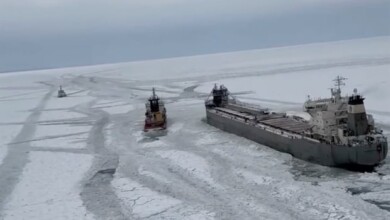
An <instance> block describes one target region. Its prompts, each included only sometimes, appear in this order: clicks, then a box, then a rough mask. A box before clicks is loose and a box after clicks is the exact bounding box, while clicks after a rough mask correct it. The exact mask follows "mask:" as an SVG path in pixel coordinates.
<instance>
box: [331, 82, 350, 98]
mask: <svg viewBox="0 0 390 220" xmlns="http://www.w3.org/2000/svg"><path fill="white" fill-rule="evenodd" d="M345 80H347V78H345V77H342V76H337V77H336V79H334V80H333V81H334V82H335V86H336V91H334V90H333V89H332V95H333V96H334V97H335V99H336V100H337V101H338V100H340V99H341V87H342V86H345V83H344V81H345Z"/></svg>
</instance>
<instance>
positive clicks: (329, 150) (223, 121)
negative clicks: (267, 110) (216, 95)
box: [206, 109, 388, 167]
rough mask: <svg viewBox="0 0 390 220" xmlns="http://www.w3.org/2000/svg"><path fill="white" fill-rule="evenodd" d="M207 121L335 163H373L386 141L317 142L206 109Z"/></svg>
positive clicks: (303, 155) (311, 158)
mask: <svg viewBox="0 0 390 220" xmlns="http://www.w3.org/2000/svg"><path fill="white" fill-rule="evenodd" d="M206 116H207V123H208V124H210V125H212V126H214V127H217V128H219V129H221V130H223V131H226V132H229V133H232V134H236V135H238V136H242V137H245V138H247V139H249V140H252V141H254V142H257V143H259V144H263V145H266V146H268V147H271V148H273V149H275V150H278V151H281V152H285V153H289V154H291V155H292V156H294V157H296V158H299V159H302V160H305V161H309V162H313V163H317V164H321V165H325V166H337V167H354V166H363V167H373V166H376V165H378V164H379V163H380V162H381V161H383V160H384V159H385V158H386V155H387V148H388V146H387V142H383V143H381V144H380V145H379V146H378V145H375V146H374V145H362V146H354V147H350V146H344V145H333V144H328V143H321V142H320V141H318V140H315V139H312V138H308V137H305V136H302V135H297V134H293V133H289V132H288V131H284V130H278V129H275V128H267V127H266V125H263V124H260V123H250V122H247V121H244V120H242V119H239V118H235V117H234V116H229V115H226V114H221V113H219V112H218V111H215V110H213V109H206Z"/></svg>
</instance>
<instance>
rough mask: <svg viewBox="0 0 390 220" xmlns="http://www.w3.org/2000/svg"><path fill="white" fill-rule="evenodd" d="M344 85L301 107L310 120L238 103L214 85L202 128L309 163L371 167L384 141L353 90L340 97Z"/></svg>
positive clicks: (339, 81)
mask: <svg viewBox="0 0 390 220" xmlns="http://www.w3.org/2000/svg"><path fill="white" fill-rule="evenodd" d="M343 80H344V78H342V77H338V78H337V79H336V80H335V81H336V88H335V89H332V97H331V98H328V99H319V100H311V99H309V100H308V101H307V102H305V104H304V108H305V110H306V112H307V113H309V114H310V115H311V119H310V120H308V119H303V118H301V117H298V116H288V115H287V114H286V113H276V112H271V111H269V110H268V109H265V108H261V107H259V106H255V105H251V104H246V103H243V102H240V101H238V100H237V99H236V98H234V97H232V96H230V95H229V91H228V89H227V88H226V87H224V86H223V85H221V86H219V87H217V85H215V87H214V88H213V90H212V92H211V94H210V96H209V98H208V99H207V100H206V102H205V106H206V115H207V123H208V124H210V125H212V126H215V127H217V128H219V129H221V130H224V131H227V132H230V133H233V134H236V135H238V136H242V137H245V138H247V139H250V140H252V141H255V142H257V143H260V144H263V145H266V146H268V147H271V148H273V149H275V150H278V151H281V152H286V153H289V154H291V155H292V156H294V157H296V158H299V159H302V160H306V161H309V162H314V163H318V164H321V165H325V166H337V167H349V168H358V167H363V168H372V167H374V166H376V165H378V164H380V163H381V162H382V161H383V160H384V159H385V158H386V156H387V151H388V143H387V139H386V137H385V136H384V135H383V134H382V133H383V132H382V131H381V130H379V129H378V128H377V127H375V124H374V120H373V117H372V116H371V115H368V114H366V110H365V107H364V98H363V97H362V96H361V95H359V94H358V93H357V91H356V90H355V91H354V94H353V95H351V96H344V97H343V96H342V95H341V89H340V86H341V85H343Z"/></svg>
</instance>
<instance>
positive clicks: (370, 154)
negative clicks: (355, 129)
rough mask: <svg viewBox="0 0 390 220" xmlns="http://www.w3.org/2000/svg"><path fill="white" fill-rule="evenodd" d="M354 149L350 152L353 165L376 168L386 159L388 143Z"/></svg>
mask: <svg viewBox="0 0 390 220" xmlns="http://www.w3.org/2000/svg"><path fill="white" fill-rule="evenodd" d="M352 148H355V149H354V150H352V151H350V159H352V163H353V164H356V165H359V166H376V165H378V164H380V163H381V162H382V161H384V160H385V159H386V157H387V152H388V143H387V141H383V142H379V143H375V144H366V145H361V146H356V147H352Z"/></svg>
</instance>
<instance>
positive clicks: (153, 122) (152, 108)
mask: <svg viewBox="0 0 390 220" xmlns="http://www.w3.org/2000/svg"><path fill="white" fill-rule="evenodd" d="M145 106H146V112H145V126H144V131H145V132H147V131H150V130H164V129H166V127H167V114H166V112H167V111H166V109H165V106H164V102H163V101H161V100H160V98H159V97H158V96H157V95H156V90H155V89H154V88H153V95H152V96H151V97H150V98H149V99H148V101H147V102H146V104H145Z"/></svg>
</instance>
